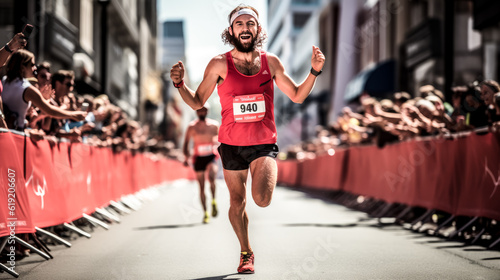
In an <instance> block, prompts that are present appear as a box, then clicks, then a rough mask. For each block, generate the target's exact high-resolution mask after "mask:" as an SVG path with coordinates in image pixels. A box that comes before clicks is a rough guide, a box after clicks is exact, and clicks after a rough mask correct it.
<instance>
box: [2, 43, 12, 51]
mask: <svg viewBox="0 0 500 280" xmlns="http://www.w3.org/2000/svg"><path fill="white" fill-rule="evenodd" d="M3 48H4V49H5V50H6V51H8V52H10V53H13V52H14V51H13V50H12V49H11V48H9V44H5V46H4V47H3Z"/></svg>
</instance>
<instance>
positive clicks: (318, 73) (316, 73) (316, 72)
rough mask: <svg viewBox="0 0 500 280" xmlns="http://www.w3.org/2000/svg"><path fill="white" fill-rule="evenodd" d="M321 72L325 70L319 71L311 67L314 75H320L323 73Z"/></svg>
mask: <svg viewBox="0 0 500 280" xmlns="http://www.w3.org/2000/svg"><path fill="white" fill-rule="evenodd" d="M321 72H323V69H321V70H319V72H318V71H316V70H314V68H312V67H311V74H313V75H314V76H316V77H318V76H319V75H320V74H321Z"/></svg>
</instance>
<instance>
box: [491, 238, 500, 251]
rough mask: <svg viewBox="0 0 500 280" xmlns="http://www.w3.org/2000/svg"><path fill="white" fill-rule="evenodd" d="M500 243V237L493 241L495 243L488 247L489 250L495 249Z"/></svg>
mask: <svg viewBox="0 0 500 280" xmlns="http://www.w3.org/2000/svg"><path fill="white" fill-rule="evenodd" d="M498 243H500V237H499V238H498V239H497V240H495V241H493V243H491V244H490V246H488V249H493V247H495V246H496V245H497V244H498Z"/></svg>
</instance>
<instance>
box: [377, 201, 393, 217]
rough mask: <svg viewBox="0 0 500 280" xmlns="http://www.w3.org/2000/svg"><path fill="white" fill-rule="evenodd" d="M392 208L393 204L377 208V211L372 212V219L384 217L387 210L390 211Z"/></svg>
mask: <svg viewBox="0 0 500 280" xmlns="http://www.w3.org/2000/svg"><path fill="white" fill-rule="evenodd" d="M393 206H394V203H387V204H385V205H383V206H382V207H381V208H379V209H378V210H377V211H375V212H373V214H372V216H373V217H374V218H382V217H384V215H385V214H387V212H389V210H391V208H392V207H393Z"/></svg>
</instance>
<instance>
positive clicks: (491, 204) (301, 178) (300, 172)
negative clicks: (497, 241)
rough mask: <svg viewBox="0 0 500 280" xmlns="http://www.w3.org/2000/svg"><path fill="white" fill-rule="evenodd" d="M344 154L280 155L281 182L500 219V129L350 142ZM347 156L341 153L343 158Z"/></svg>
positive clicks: (454, 212) (279, 180)
mask: <svg viewBox="0 0 500 280" xmlns="http://www.w3.org/2000/svg"><path fill="white" fill-rule="evenodd" d="M342 152H343V154H342V156H341V157H337V156H338V155H339V154H340V153H339V152H338V151H337V153H336V154H335V155H334V156H333V157H329V156H319V157H317V158H315V159H312V160H305V161H294V160H287V161H278V168H279V170H278V182H279V183H282V184H285V185H288V186H303V187H311V188H320V189H341V190H344V191H347V192H350V193H354V194H359V195H364V196H369V197H373V198H376V199H381V200H384V201H386V202H389V203H393V202H398V203H404V204H407V205H412V206H420V207H424V208H428V209H437V210H442V211H446V212H448V213H452V214H455V215H465V216H482V217H488V218H492V219H497V220H499V219H500V203H499V201H500V135H499V134H491V133H489V134H486V135H476V134H471V135H470V136H467V137H463V138H458V139H443V138H437V139H432V140H423V141H417V140H413V141H408V142H403V143H397V144H393V145H388V146H386V147H384V148H383V149H379V148H377V147H375V146H360V147H351V148H349V149H346V150H343V151H342ZM341 158H342V159H341Z"/></svg>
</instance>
